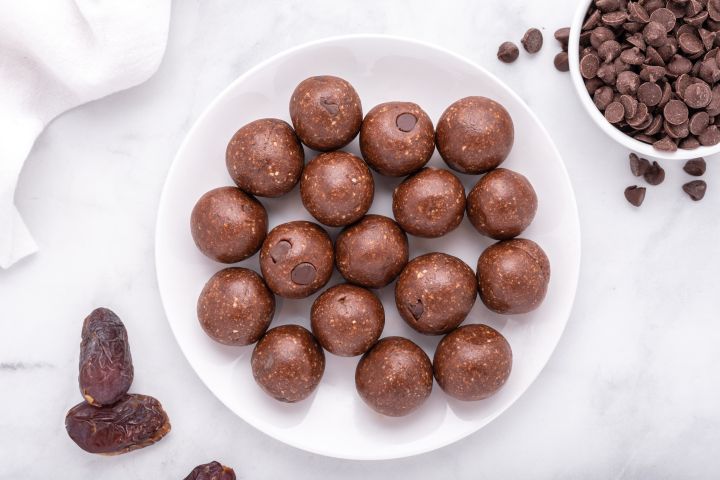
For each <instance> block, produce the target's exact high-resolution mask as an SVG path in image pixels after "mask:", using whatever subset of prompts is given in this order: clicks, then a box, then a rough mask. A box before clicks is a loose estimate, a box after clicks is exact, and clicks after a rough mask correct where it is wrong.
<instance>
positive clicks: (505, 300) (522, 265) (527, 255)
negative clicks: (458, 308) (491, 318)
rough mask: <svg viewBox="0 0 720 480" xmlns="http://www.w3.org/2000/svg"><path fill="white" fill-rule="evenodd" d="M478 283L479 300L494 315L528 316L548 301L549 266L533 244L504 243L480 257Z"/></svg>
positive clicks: (536, 245)
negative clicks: (521, 314) (546, 297)
mask: <svg viewBox="0 0 720 480" xmlns="http://www.w3.org/2000/svg"><path fill="white" fill-rule="evenodd" d="M477 281H478V291H479V293H480V299H481V300H482V301H483V303H484V304H485V306H486V307H488V308H489V309H490V310H492V311H493V312H497V313H503V314H516V313H527V312H530V311H532V310H535V309H536V308H537V307H538V306H540V304H541V303H542V301H543V299H544V298H545V294H546V293H547V288H548V283H549V282H550V262H549V260H548V258H547V255H545V252H543V250H542V248H540V246H539V245H538V244H537V243H535V242H533V241H532V240H526V239H524V238H515V239H513V240H505V241H502V242H498V243H496V244H495V245H491V246H489V247H488V248H487V249H486V250H485V251H484V252H483V253H482V255H480V258H479V259H478V265H477Z"/></svg>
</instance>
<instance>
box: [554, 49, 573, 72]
mask: <svg viewBox="0 0 720 480" xmlns="http://www.w3.org/2000/svg"><path fill="white" fill-rule="evenodd" d="M554 63H555V68H556V69H557V70H558V71H560V72H567V71H569V70H570V63H569V62H568V54H567V52H560V53H558V54H557V55H555V60H554Z"/></svg>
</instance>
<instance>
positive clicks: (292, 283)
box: [260, 221, 334, 298]
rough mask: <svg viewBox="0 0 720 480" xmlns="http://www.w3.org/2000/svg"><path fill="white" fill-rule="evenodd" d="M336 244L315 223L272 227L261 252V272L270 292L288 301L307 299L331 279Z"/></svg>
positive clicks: (296, 223) (290, 223) (289, 223)
mask: <svg viewBox="0 0 720 480" xmlns="http://www.w3.org/2000/svg"><path fill="white" fill-rule="evenodd" d="M333 257H334V255H333V245H332V241H331V240H330V237H329V236H328V234H327V232H326V231H325V230H323V229H322V227H320V226H319V225H316V224H314V223H312V222H305V221H295V222H288V223H283V224H282V225H278V226H277V227H275V228H273V229H272V230H271V231H270V233H269V234H268V236H267V238H266V239H265V242H264V243H263V245H262V249H261V250H260V269H261V271H262V274H263V277H265V281H266V282H267V284H268V286H269V287H270V290H272V291H273V292H274V293H275V294H276V295H279V296H281V297H285V298H305V297H307V296H309V295H312V294H313V293H315V292H317V291H318V290H320V289H321V288H322V287H323V286H324V285H325V284H326V283H327V282H328V280H330V276H331V275H332V269H333Z"/></svg>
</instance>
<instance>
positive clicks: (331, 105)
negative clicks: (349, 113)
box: [320, 98, 340, 115]
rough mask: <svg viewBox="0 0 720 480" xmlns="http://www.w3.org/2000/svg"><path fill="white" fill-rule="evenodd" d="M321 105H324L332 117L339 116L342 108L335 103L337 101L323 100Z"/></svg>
mask: <svg viewBox="0 0 720 480" xmlns="http://www.w3.org/2000/svg"><path fill="white" fill-rule="evenodd" d="M320 105H322V106H323V107H324V108H325V110H327V111H328V113H329V114H330V115H337V113H338V112H339V111H340V107H338V105H337V103H335V100H333V99H329V98H321V99H320Z"/></svg>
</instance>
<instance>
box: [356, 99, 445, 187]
mask: <svg viewBox="0 0 720 480" xmlns="http://www.w3.org/2000/svg"><path fill="white" fill-rule="evenodd" d="M360 150H361V151H362V155H363V158H364V159H365V161H366V162H367V163H368V165H370V167H371V168H372V169H373V170H376V171H377V172H380V173H382V174H383V175H388V176H391V177H403V176H405V175H409V174H411V173H413V172H416V171H417V170H419V169H420V168H422V167H423V166H424V165H425V164H426V163H427V162H428V160H430V157H432V154H433V152H434V151H435V130H434V129H433V124H432V120H430V117H429V116H428V114H427V113H425V111H424V110H423V109H422V108H420V106H418V105H416V104H414V103H411V102H388V103H381V104H380V105H378V106H376V107H374V108H373V109H372V110H370V111H369V112H368V114H367V115H366V116H365V119H364V120H363V124H362V128H361V129H360Z"/></svg>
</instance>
